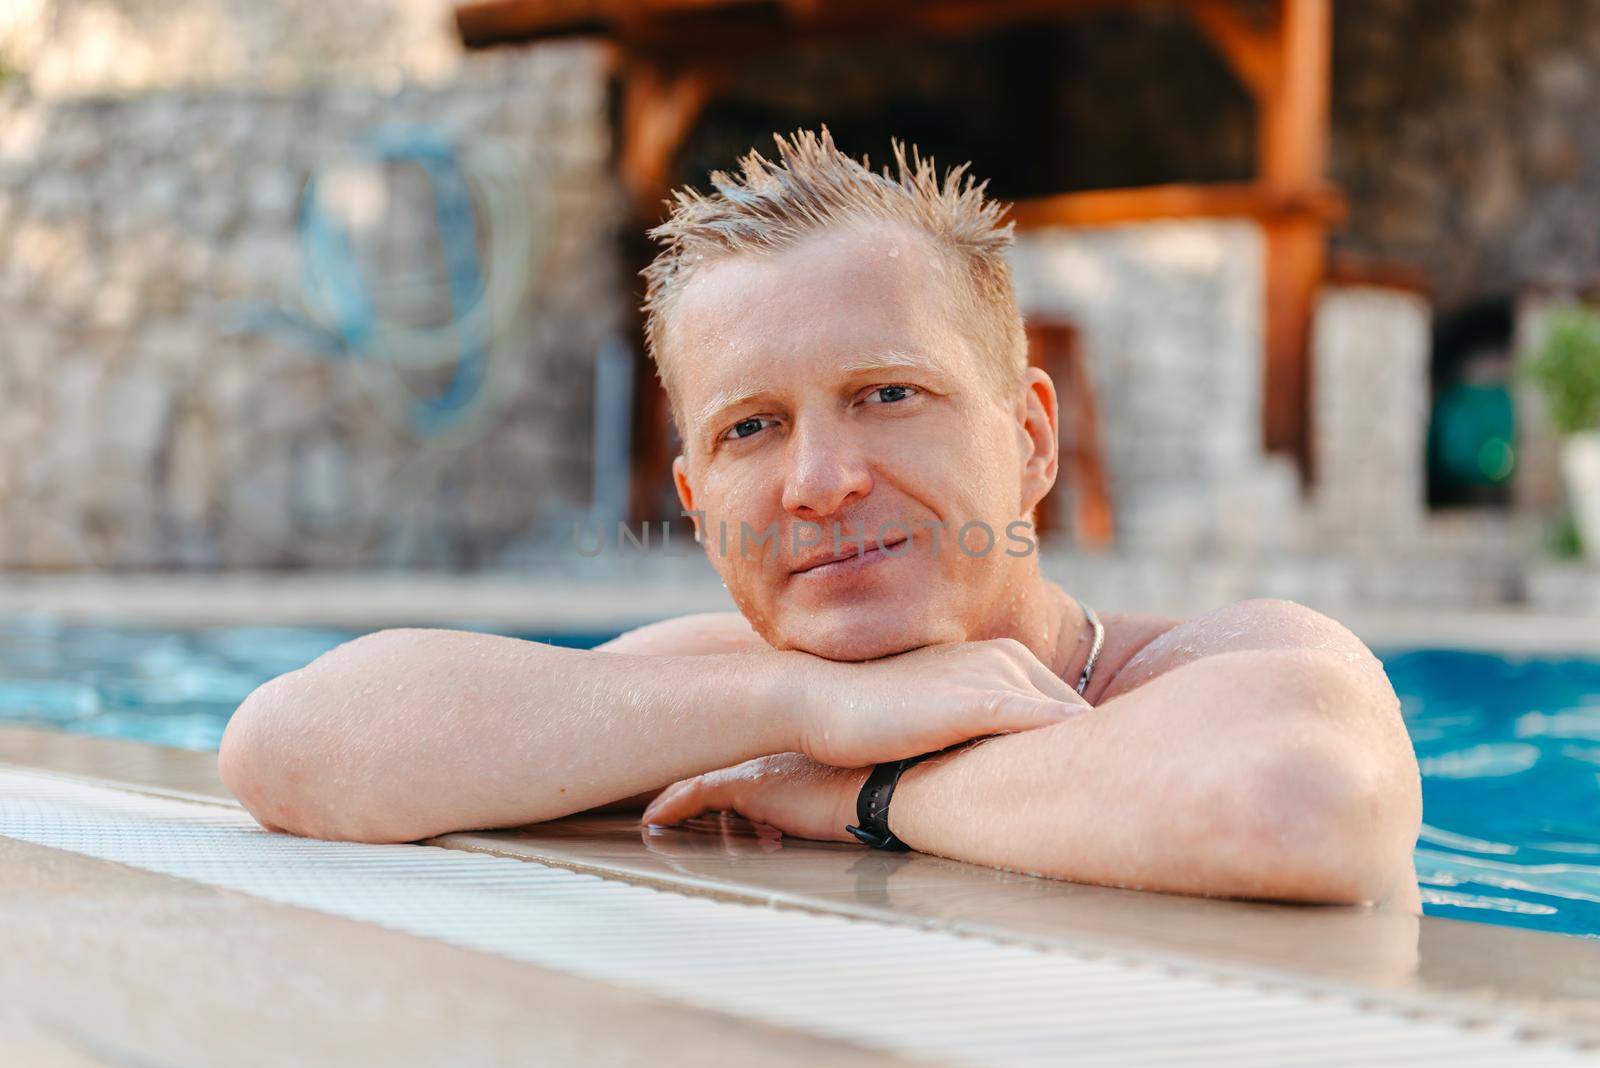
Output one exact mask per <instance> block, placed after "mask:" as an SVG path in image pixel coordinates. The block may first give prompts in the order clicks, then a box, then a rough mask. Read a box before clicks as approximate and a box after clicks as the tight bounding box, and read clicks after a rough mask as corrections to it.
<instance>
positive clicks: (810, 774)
mask: <svg viewBox="0 0 1600 1068" xmlns="http://www.w3.org/2000/svg"><path fill="white" fill-rule="evenodd" d="M871 773H872V769H871V768H833V767H829V766H828V765H826V764H819V763H817V762H816V761H815V760H812V759H811V758H810V757H808V756H806V755H805V754H803V753H777V754H774V755H773V756H764V757H756V758H755V759H754V760H747V761H745V762H744V763H743V764H736V765H734V766H733V767H731V768H722V769H720V770H717V771H708V772H706V773H705V774H704V775H696V776H694V777H693V778H690V779H683V780H681V781H679V782H675V783H673V784H672V785H671V786H669V787H667V788H666V789H665V790H663V791H661V793H659V794H658V795H656V798H655V800H654V801H652V802H650V805H649V807H647V808H646V809H645V810H644V815H643V816H641V817H640V819H641V822H643V823H645V824H653V825H655V826H659V827H664V826H670V825H671V824H674V823H681V822H682V821H684V820H687V819H693V818H694V817H695V816H698V815H700V814H701V813H702V812H719V811H722V812H737V813H738V814H739V815H741V816H743V817H744V818H745V819H747V820H752V821H754V822H756V823H764V824H766V825H767V826H769V827H776V828H777V829H778V830H780V831H782V832H783V833H784V834H787V835H793V836H794V837H796V838H812V839H816V840H818V841H824V842H854V841H855V840H856V839H855V836H854V835H852V834H851V833H850V832H849V831H846V830H845V829H844V828H845V825H846V824H850V823H854V822H856V796H857V795H858V794H859V793H860V792H861V784H862V783H864V782H866V781H867V776H868V775H869V774H871Z"/></svg>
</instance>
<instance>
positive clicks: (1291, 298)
mask: <svg viewBox="0 0 1600 1068" xmlns="http://www.w3.org/2000/svg"><path fill="white" fill-rule="evenodd" d="M1332 28H1333V12H1332V4H1331V0H1281V2H1280V4H1279V22H1278V30H1277V37H1278V41H1279V49H1278V55H1279V60H1278V62H1279V75H1278V78H1277V79H1276V88H1275V91H1273V92H1271V93H1268V94H1267V95H1266V96H1265V97H1264V98H1262V101H1261V104H1262V107H1261V112H1260V130H1259V141H1258V145H1257V152H1258V155H1259V159H1260V167H1261V180H1262V181H1263V182H1264V183H1265V184H1266V185H1267V186H1268V187H1269V188H1275V189H1281V190H1284V191H1286V192H1287V191H1289V190H1303V189H1309V188H1312V187H1315V186H1319V185H1321V184H1322V182H1323V174H1324V171H1325V169H1326V166H1327V154H1328V91H1329V84H1328V83H1329V77H1330V67H1331V62H1330V61H1331V51H1332ZM1266 238H1267V259H1266V269H1267V277H1266V368H1265V381H1264V383H1263V389H1264V403H1265V410H1264V412H1263V427H1262V432H1263V439H1264V440H1263V444H1264V445H1265V446H1266V448H1267V450H1268V451H1269V452H1283V453H1288V454H1289V455H1291V456H1293V457H1294V458H1295V459H1297V460H1298V461H1299V463H1300V470H1301V473H1302V475H1303V476H1304V478H1305V480H1306V481H1309V480H1310V479H1311V478H1312V477H1313V476H1314V474H1315V472H1314V471H1313V470H1312V456H1311V427H1310V414H1311V373H1310V364H1311V356H1310V347H1311V319H1312V315H1313V313H1314V311H1315V309H1316V300H1317V291H1318V289H1319V288H1320V287H1321V285H1322V277H1323V271H1324V269H1325V265H1326V255H1327V253H1326V240H1327V234H1326V224H1325V223H1324V221H1323V220H1321V219H1318V218H1315V217H1304V216H1302V217H1287V218H1281V219H1274V220H1269V221H1268V223H1267V225H1266Z"/></svg>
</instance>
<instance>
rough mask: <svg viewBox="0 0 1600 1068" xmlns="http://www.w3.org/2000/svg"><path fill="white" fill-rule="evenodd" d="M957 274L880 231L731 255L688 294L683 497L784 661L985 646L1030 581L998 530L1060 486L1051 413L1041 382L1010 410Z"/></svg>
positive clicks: (678, 326) (675, 356)
mask: <svg viewBox="0 0 1600 1068" xmlns="http://www.w3.org/2000/svg"><path fill="white" fill-rule="evenodd" d="M952 272H953V267H952V266H951V265H950V264H949V262H948V261H947V260H946V259H945V257H943V256H941V255H940V254H939V253H938V251H937V250H936V248H935V247H934V246H933V245H932V243H931V242H930V241H929V239H927V238H926V237H924V236H923V235H921V234H918V233H916V232H914V231H912V230H910V229H909V228H905V227H900V226H898V225H893V224H883V223H879V224H872V225H863V226H858V227H855V228H852V229H846V230H833V231H824V232H822V233H819V234H817V235H815V236H813V237H811V238H809V239H807V240H806V241H804V242H803V243H801V244H799V245H796V246H794V247H793V248H790V249H787V250H784V251H782V252H778V253H773V254H746V253H741V254H738V255H735V256H730V257H728V258H727V259H724V260H720V261H718V262H716V263H713V264H710V265H708V266H707V267H705V268H704V269H702V271H701V272H700V273H699V274H698V275H696V276H695V277H694V278H693V279H692V280H691V281H690V282H689V284H688V285H687V286H686V287H685V289H684V290H683V292H682V293H680V294H679V298H678V302H677V305H676V307H675V308H674V309H673V311H672V313H671V318H670V321H669V323H668V331H667V337H666V339H665V340H666V344H667V345H668V346H669V348H670V357H671V366H672V368H673V373H674V375H675V382H676V386H677V393H678V401H679V405H680V408H681V411H682V418H683V423H684V426H683V430H684V439H685V440H684V451H683V455H682V456H680V457H679V458H678V460H677V462H676V463H675V464H674V475H675V478H676V481H677V485H678V492H679V496H680V498H681V499H682V501H683V504H684V507H685V509H687V510H691V511H699V512H701V513H702V514H703V518H702V519H701V520H700V521H699V529H700V532H701V537H702V540H703V541H704V543H705V548H706V552H707V555H708V556H709V558H710V560H711V562H712V565H713V566H714V567H715V568H716V569H717V571H718V572H719V573H720V574H721V576H722V578H723V581H724V582H725V583H726V584H727V587H728V590H729V592H730V593H731V594H732V595H733V598H734V601H735V602H736V603H737V604H738V606H739V608H740V610H741V611H742V612H743V613H744V614H745V616H746V617H747V618H748V619H749V620H750V622H751V623H752V625H753V626H754V627H755V629H756V630H757V632H758V633H760V634H761V635H762V637H763V638H765V639H766V640H767V641H768V642H769V643H771V644H772V645H774V646H776V647H778V648H797V649H802V650H805V651H807V652H811V653H814V654H816V655H819V656H825V657H828V658H830V659H835V660H861V659H869V658H873V657H879V656H886V655H889V654H892V653H897V652H904V651H906V650H909V649H914V648H918V647H921V646H924V645H929V644H933V643H937V642H945V641H965V640H976V639H979V638H984V637H990V636H992V634H991V631H993V630H994V629H995V627H996V626H997V624H998V621H1000V620H1001V619H1003V617H1004V616H1005V614H1006V610H1007V608H1008V607H1010V608H1012V609H1014V608H1015V601H1016V598H1017V596H1018V592H1019V584H1020V583H1021V582H1022V581H1023V579H1024V578H1025V576H1026V575H1027V574H1028V573H1029V572H1028V568H1031V567H1032V566H1033V565H1034V563H1035V562H1034V561H1033V560H1032V559H1030V558H1029V557H1027V556H1024V555H1020V554H1022V553H1023V552H1024V551H1025V550H1027V548H1028V546H1026V545H1024V544H1023V543H1022V542H1020V541H1019V540H1017V538H1016V537H1008V531H1007V526H1008V524H1010V523H1013V522H1014V521H1017V520H1019V519H1022V518H1023V517H1025V516H1026V515H1027V514H1028V512H1029V510H1030V509H1031V508H1032V507H1033V505H1034V504H1035V503H1037V501H1038V499H1039V497H1041V496H1042V495H1043V493H1044V492H1045V491H1046V490H1048V488H1049V482H1050V481H1053V479H1054V476H1055V458H1054V417H1055V412H1054V394H1053V392H1051V391H1050V387H1049V385H1048V380H1047V379H1046V380H1045V385H1044V386H1043V387H1042V388H1041V387H1040V386H1039V384H1038V379H1039V378H1042V376H1040V375H1038V374H1037V373H1036V372H1035V373H1031V374H1030V375H1029V377H1028V378H1027V380H1026V381H1025V382H1024V383H1023V384H1020V385H1018V386H1017V387H1015V389H1012V390H1008V391H1005V392H1006V395H1002V389H1001V387H999V386H997V385H996V377H997V376H996V374H995V372H994V371H993V369H992V366H991V365H990V364H988V363H987V362H986V361H987V360H988V359H989V357H987V356H986V355H984V354H980V353H978V352H976V351H974V349H973V346H972V344H971V343H970V342H969V341H968V340H967V339H966V338H965V337H964V336H962V334H961V332H959V331H958V330H957V329H955V325H954V323H953V322H952V317H953V316H955V315H957V314H959V312H958V311H957V309H958V308H960V307H961V306H962V305H961V304H960V303H959V302H957V301H956V300H954V299H953V297H952V294H953V293H955V292H958V291H957V290H956V289H955V288H954V287H955V286H956V285H959V284H961V283H960V282H958V281H956V280H955V279H954V278H953V277H952ZM1041 408H1048V409H1049V416H1048V421H1049V424H1050V426H1049V428H1048V434H1049V446H1048V452H1049V454H1050V455H1049V456H1048V458H1046V459H1043V460H1041V458H1040V457H1039V455H1038V454H1039V452H1040V451H1041V448H1043V446H1041V445H1040V443H1039V442H1040V439H1041V438H1043V437H1044V434H1045V432H1044V431H1040V430H1039V429H1038V427H1037V426H1033V425H1030V418H1029V417H1030V416H1031V417H1032V419H1031V421H1032V423H1037V421H1038V417H1039V414H1040V410H1041ZM1030 431H1031V435H1030ZM969 523H973V524H981V526H979V525H973V526H970V527H969V528H968V530H967V532H966V536H965V538H964V539H962V542H961V543H962V545H965V547H966V551H962V548H961V547H960V546H958V544H957V541H958V533H959V532H960V531H961V528H962V527H963V526H964V525H966V524H969ZM819 528H820V529H819ZM835 528H837V529H838V531H839V536H838V540H837V541H836V540H835V537H834V530H835ZM1012 533H1013V534H1018V533H1020V535H1021V536H1022V537H1026V538H1028V539H1029V540H1030V541H1031V540H1032V537H1033V535H1032V531H1031V529H1027V530H1022V529H1021V528H1014V529H1013V532H1012ZM991 534H992V538H993V541H992V544H990V535H991ZM766 535H770V536H769V537H766V538H765V539H764V536H766ZM862 536H865V539H866V540H865V548H866V549H867V550H868V552H866V553H865V554H864V555H862V554H861V549H860V545H859V543H858V540H859V538H861V537H862ZM880 541H881V542H882V543H883V544H884V545H886V546H887V548H886V549H881V548H879V544H880ZM896 542H899V544H895V543H896ZM1012 554H1018V555H1012ZM840 556H843V557H844V559H842V560H838V561H837V562H831V563H830V562H826V561H831V560H835V559H836V558H837V557H840ZM1008 599H1009V601H1010V602H1011V604H1010V605H1009V606H1008V605H1007V601H1008Z"/></svg>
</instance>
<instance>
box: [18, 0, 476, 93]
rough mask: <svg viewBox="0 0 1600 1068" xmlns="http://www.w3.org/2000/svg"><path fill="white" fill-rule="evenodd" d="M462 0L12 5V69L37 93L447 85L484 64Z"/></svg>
mask: <svg viewBox="0 0 1600 1068" xmlns="http://www.w3.org/2000/svg"><path fill="white" fill-rule="evenodd" d="M453 7H454V5H453V4H452V3H451V0H339V2H338V3H324V2H320V0H272V2H270V3H260V2H259V0H7V2H6V3H4V4H0V73H4V74H8V75H9V76H11V77H12V78H14V79H17V80H20V81H25V82H26V83H27V85H28V87H29V90H30V91H31V92H32V93H33V95H35V96H38V97H49V98H62V97H68V96H111V95H129V94H133V93H144V92H151V91H153V90H157V89H200V88H209V89H243V88H255V89H274V90H278V91H286V90H290V89H297V88H305V87H307V86H312V85H331V84H340V85H364V86H368V87H372V88H380V89H388V90H391V91H393V90H395V89H398V88H399V87H400V86H401V85H402V84H409V85H443V84H448V83H451V82H454V81H456V80H458V79H459V78H461V77H463V76H469V77H470V76H471V73H472V68H481V67H482V66H483V65H484V64H483V63H481V62H480V61H479V60H477V59H476V58H474V59H468V58H467V57H465V56H464V55H463V54H462V51H461V48H460V45H459V44H457V42H456V41H455V38H454V35H453V32H452V22H451V11H452V9H453Z"/></svg>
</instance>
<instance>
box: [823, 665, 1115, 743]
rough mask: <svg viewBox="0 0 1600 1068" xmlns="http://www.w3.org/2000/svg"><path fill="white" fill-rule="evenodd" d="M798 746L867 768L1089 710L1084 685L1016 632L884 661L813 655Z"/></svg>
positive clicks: (1054, 720) (1042, 725)
mask: <svg viewBox="0 0 1600 1068" xmlns="http://www.w3.org/2000/svg"><path fill="white" fill-rule="evenodd" d="M808 659H809V660H810V661H811V664H810V665H808V666H809V667H810V670H811V674H810V675H809V676H806V677H802V678H800V679H797V680H796V683H797V684H799V685H802V686H804V692H805V694H806V696H805V699H804V701H803V702H802V708H801V710H800V725H799V727H800V729H799V738H798V743H797V745H796V748H797V749H798V750H799V751H800V752H802V753H804V754H805V755H807V756H809V757H811V758H812V759H813V760H815V761H818V762H819V763H822V764H828V765H831V766H833V767H838V768H863V767H865V766H867V765H869V764H877V763H882V762H884V761H887V760H900V759H902V758H904V757H912V756H920V755H921V754H923V753H932V752H936V751H938V750H940V749H945V748H947V747H949V746H952V745H955V744H957V743H958V742H964V741H967V740H968V739H971V738H979V737H985V736H987V735H991V734H1007V733H1011V732H1013V731H1025V730H1031V729H1032V728H1034V727H1047V726H1050V725H1051V724H1055V723H1060V722H1061V721H1062V720H1064V719H1067V718H1069V717H1071V716H1074V715H1078V714H1080V713H1083V712H1086V711H1089V709H1090V708H1091V707H1092V706H1091V705H1090V704H1089V702H1087V701H1085V700H1084V699H1083V698H1082V697H1081V696H1080V695H1079V694H1078V692H1077V691H1076V690H1074V689H1073V688H1072V687H1071V686H1068V685H1067V684H1066V683H1065V682H1063V681H1062V680H1061V679H1060V678H1059V677H1058V676H1057V675H1056V674H1055V672H1053V671H1051V670H1050V669H1049V668H1047V667H1045V666H1044V664H1042V663H1040V662H1039V659H1038V658H1037V657H1036V656H1034V655H1033V653H1032V652H1031V651H1030V650H1029V649H1028V647H1027V646H1025V645H1023V644H1022V643H1021V642H1019V641H1015V640H1013V639H1011V638H996V639H994V640H992V641H982V642H952V643H949V644H945V645H930V646H926V647H924V648H921V649H916V650H913V651H911V652H909V653H901V654H900V655H898V656H891V657H885V658H884V659H881V660H866V661H860V662H853V663H844V662H838V661H833V660H824V659H821V658H820V657H809V658H808Z"/></svg>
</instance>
